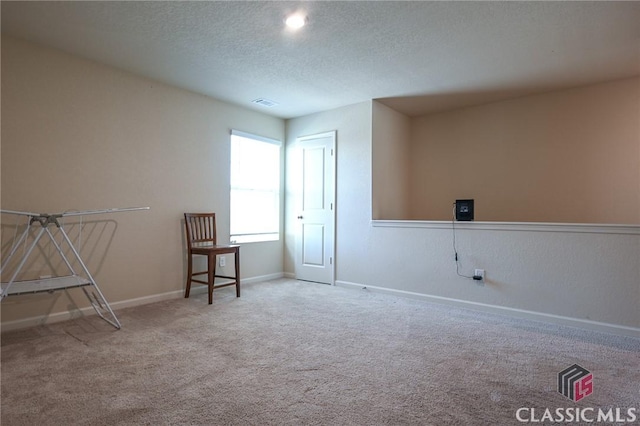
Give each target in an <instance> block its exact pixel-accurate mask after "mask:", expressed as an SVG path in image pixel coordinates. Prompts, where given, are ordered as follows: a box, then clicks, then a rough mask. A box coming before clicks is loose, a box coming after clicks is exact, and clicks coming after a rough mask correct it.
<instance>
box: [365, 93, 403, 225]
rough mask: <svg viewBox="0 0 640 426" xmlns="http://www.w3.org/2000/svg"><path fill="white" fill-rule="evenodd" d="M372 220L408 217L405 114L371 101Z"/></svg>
mask: <svg viewBox="0 0 640 426" xmlns="http://www.w3.org/2000/svg"><path fill="white" fill-rule="evenodd" d="M372 109H373V111H372V114H373V123H372V126H373V134H372V135H373V136H372V138H373V140H372V145H373V151H372V161H373V169H374V170H376V171H377V173H375V174H374V175H373V182H372V191H373V193H372V203H373V206H372V214H373V219H409V217H410V216H409V205H410V204H409V203H410V200H409V195H410V192H409V189H410V188H409V167H408V165H409V163H410V155H411V154H410V152H409V149H410V148H411V144H410V131H411V120H410V119H409V117H407V116H405V115H403V114H400V113H398V112H397V111H395V110H393V109H391V108H389V107H388V106H386V105H383V104H381V103H379V102H373V105H372Z"/></svg>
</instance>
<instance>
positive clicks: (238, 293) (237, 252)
mask: <svg viewBox="0 0 640 426" xmlns="http://www.w3.org/2000/svg"><path fill="white" fill-rule="evenodd" d="M233 257H234V259H235V263H236V297H240V250H239V249H236V251H235V253H234V256H233Z"/></svg>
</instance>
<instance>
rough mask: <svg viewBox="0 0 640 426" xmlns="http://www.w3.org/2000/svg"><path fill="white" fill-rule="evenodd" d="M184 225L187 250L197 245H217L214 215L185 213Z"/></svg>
mask: <svg viewBox="0 0 640 426" xmlns="http://www.w3.org/2000/svg"><path fill="white" fill-rule="evenodd" d="M184 225H185V228H186V230H187V245H188V246H189V248H191V247H193V246H198V245H210V244H213V245H215V244H217V243H218V242H217V239H216V214H215V213H185V214H184Z"/></svg>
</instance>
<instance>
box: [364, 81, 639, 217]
mask: <svg viewBox="0 0 640 426" xmlns="http://www.w3.org/2000/svg"><path fill="white" fill-rule="evenodd" d="M638 123H640V77H637V78H632V79H625V80H620V81H614V82H610V83H604V84H598V85H593V86H588V87H583V88H577V89H572V90H564V91H559V92H553V93H547V94H541V95H536V96H527V97H523V98H518V99H513V100H509V101H503V102H497V103H492V104H488V105H483V106H477V107H470V108H464V109H459V110H455V111H450V112H444V113H440V114H434V115H429V116H424V117H419V118H415V119H413V120H412V137H411V155H410V157H411V163H410V169H411V177H410V180H411V185H410V187H411V200H412V205H411V218H412V219H423V220H450V219H451V205H452V203H453V202H454V201H455V200H456V199H461V198H473V199H475V203H476V220H479V221H505V222H565V223H619V224H640V190H639V188H640V125H639V124H638ZM374 148H375V147H374Z"/></svg>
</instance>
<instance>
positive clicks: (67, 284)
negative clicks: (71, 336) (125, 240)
mask: <svg viewBox="0 0 640 426" xmlns="http://www.w3.org/2000/svg"><path fill="white" fill-rule="evenodd" d="M134 210H149V207H127V208H116V209H105V210H85V211H73V212H64V213H54V214H49V213H32V212H20V211H13V210H0V212H1V213H5V214H13V215H18V216H27V217H29V223H28V226H27V228H26V229H25V230H24V232H23V233H22V235H21V236H20V238H19V239H18V241H17V242H15V244H14V245H13V247H12V248H11V252H10V253H9V255H8V256H7V258H6V259H4V260H3V262H2V266H1V267H0V276H2V272H3V271H4V270H5V267H6V266H7V265H9V262H10V261H11V259H12V258H13V256H14V255H15V254H16V252H17V250H18V247H19V246H20V245H21V244H22V242H23V241H25V239H26V238H27V236H28V235H29V231H30V230H31V225H32V224H34V223H36V222H37V223H39V224H40V226H41V228H40V231H38V234H37V235H36V237H35V239H34V240H33V242H32V243H31V244H30V245H29V248H28V249H27V251H26V252H24V255H23V256H22V259H21V260H20V263H19V264H18V267H17V268H16V270H15V271H14V272H13V275H12V276H11V279H10V280H9V281H8V282H6V283H0V285H1V288H2V293H1V294H0V301H1V300H4V298H5V297H7V296H12V295H18V294H27V293H41V292H53V291H55V290H62V289H67V288H73V287H82V291H83V292H84V294H85V295H86V296H87V299H89V302H90V303H91V306H93V309H94V310H95V311H96V313H97V314H98V316H100V318H102V319H103V320H105V321H106V322H108V323H109V324H111V325H112V326H114V327H115V328H117V329H119V328H120V321H118V318H117V317H116V314H114V313H113V311H112V310H111V307H110V306H109V303H108V302H107V300H106V299H105V298H104V296H103V295H102V292H101V291H100V288H98V284H96V281H95V280H94V279H93V276H92V275H91V273H90V272H89V270H88V269H87V266H86V265H85V264H84V262H83V261H82V259H81V258H80V254H79V253H78V251H77V250H76V248H75V247H74V246H73V243H72V242H71V239H70V238H69V236H68V235H67V233H66V232H65V230H64V227H63V226H62V225H60V222H59V221H58V219H60V218H61V217H67V216H84V215H90V214H103V213H116V212H126V211H134ZM49 225H55V226H56V227H57V228H58V229H59V231H60V233H61V234H62V237H63V239H64V241H66V243H67V244H68V245H69V248H70V249H71V252H72V253H73V256H74V257H75V259H76V260H77V261H78V263H79V264H80V267H81V268H82V271H83V272H84V274H85V275H86V277H83V276H81V275H78V274H77V273H76V271H75V270H74V269H73V266H71V263H70V262H69V259H67V256H65V254H64V252H63V251H62V248H61V247H60V244H58V242H57V241H56V239H55V238H54V237H53V234H52V233H51V231H50V230H49ZM44 234H47V235H48V236H49V239H50V240H51V242H52V243H53V245H54V247H55V248H56V250H57V251H58V254H60V256H61V257H62V259H63V260H64V263H65V264H66V265H67V268H68V269H69V271H70V273H71V274H70V275H66V276H60V277H53V278H43V279H38V280H27V281H16V278H17V276H18V274H19V273H20V271H21V270H22V267H23V266H24V264H25V263H26V261H27V259H28V258H29V256H30V255H31V252H32V251H33V249H34V248H35V247H36V244H38V241H39V240H40V238H42V236H43V235H44ZM87 286H93V288H94V290H95V291H93V292H91V293H90V292H89V291H87V289H86V287H87Z"/></svg>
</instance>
